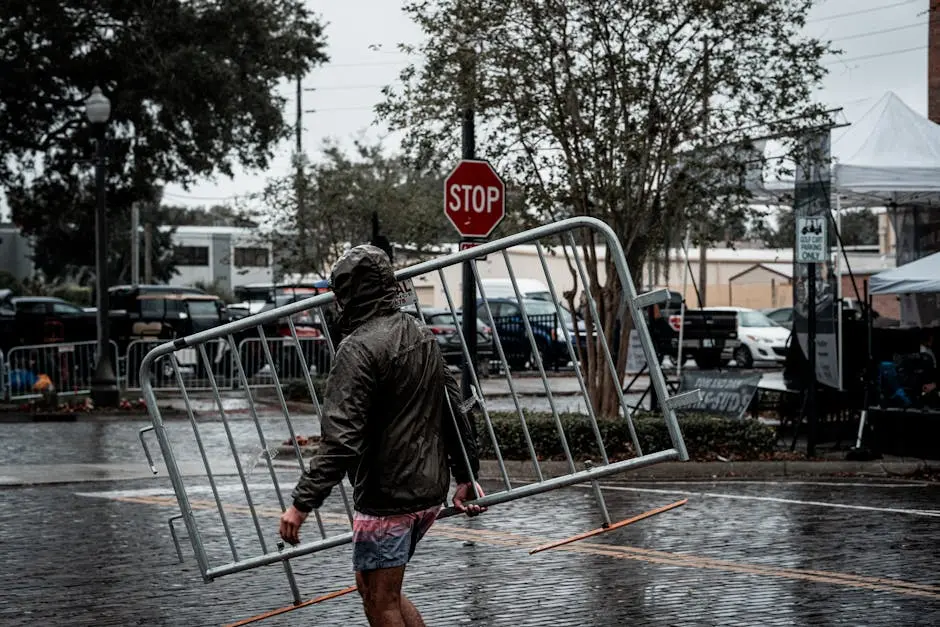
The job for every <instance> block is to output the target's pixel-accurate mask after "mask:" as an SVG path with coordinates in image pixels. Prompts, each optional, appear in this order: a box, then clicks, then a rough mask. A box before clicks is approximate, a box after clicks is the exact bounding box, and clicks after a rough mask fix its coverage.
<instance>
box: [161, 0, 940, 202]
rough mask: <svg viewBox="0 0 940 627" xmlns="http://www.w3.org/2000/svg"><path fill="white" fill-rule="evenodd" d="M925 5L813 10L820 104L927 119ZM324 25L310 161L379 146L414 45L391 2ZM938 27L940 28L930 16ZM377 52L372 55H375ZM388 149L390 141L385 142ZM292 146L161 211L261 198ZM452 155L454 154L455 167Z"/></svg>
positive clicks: (362, 6)
mask: <svg viewBox="0 0 940 627" xmlns="http://www.w3.org/2000/svg"><path fill="white" fill-rule="evenodd" d="M929 2H930V0H907V1H902V0H822V1H821V2H819V3H818V5H817V6H816V7H815V8H814V9H813V11H812V13H811V15H810V23H809V24H808V25H807V32H808V34H810V35H814V36H817V37H826V38H830V39H832V40H834V44H835V46H836V47H837V48H841V49H842V50H843V51H844V52H843V54H842V55H841V57H833V58H830V59H827V60H826V61H825V63H826V64H827V66H828V68H829V70H830V74H829V76H828V77H827V78H826V79H825V82H824V84H823V89H822V90H821V92H820V94H819V97H820V100H821V101H822V102H824V103H826V104H828V105H832V106H842V107H843V108H844V111H845V114H846V117H847V119H848V120H849V121H853V120H856V119H858V118H859V117H860V116H861V115H862V114H864V113H865V111H866V110H867V109H868V108H869V107H871V106H872V105H873V104H875V102H877V100H878V99H879V98H880V97H881V96H882V95H883V94H884V93H885V92H886V91H888V90H892V91H894V92H895V93H897V94H898V96H900V97H901V99H902V100H904V101H905V102H906V103H907V104H908V105H910V106H911V107H913V108H914V109H915V110H916V111H918V112H920V113H923V114H926V110H927V50H926V46H927V22H928V15H927V9H928V5H929ZM308 4H309V6H310V7H311V8H312V9H313V10H314V11H317V12H318V13H319V14H320V15H321V16H322V17H323V19H324V20H325V21H326V22H327V27H326V34H327V38H328V52H329V55H330V58H331V61H330V63H328V64H327V65H325V66H322V67H320V68H317V69H316V70H315V71H314V72H313V73H311V74H310V75H309V76H307V77H306V79H305V82H304V87H305V88H308V89H314V90H315V91H306V92H304V96H303V98H304V102H303V106H304V109H306V110H308V111H309V112H308V113H306V114H305V115H304V136H303V142H304V150H305V151H306V152H307V154H308V155H309V156H310V157H311V158H313V159H317V158H318V156H319V152H320V149H321V147H322V146H323V143H324V140H326V139H327V138H335V139H336V140H338V141H339V142H341V143H342V144H344V145H350V144H351V142H352V140H353V139H354V138H355V137H356V136H357V135H361V134H365V135H366V136H368V137H373V138H376V137H382V136H383V135H384V133H383V129H381V128H379V127H377V126H375V124H374V116H373V113H372V107H373V106H374V105H375V104H376V103H377V102H379V101H380V100H381V93H380V89H381V87H382V86H383V85H386V84H389V83H391V82H394V81H395V80H396V79H397V75H398V72H399V70H401V68H402V67H403V66H404V65H405V64H406V61H407V57H405V56H404V55H402V54H401V53H398V52H397V51H396V49H395V46H396V44H398V43H399V42H414V41H418V39H419V38H420V32H419V31H418V29H417V28H416V27H415V26H414V25H412V24H411V22H410V21H409V20H408V19H407V18H406V17H405V15H404V14H403V13H402V12H401V2H400V1H399V0H353V1H349V2H336V1H335V0H330V1H325V0H308ZM937 19H940V16H938V18H937ZM374 48H378V50H376V49H374ZM284 93H285V96H287V97H288V104H287V111H288V115H289V116H293V115H294V110H295V109H294V107H295V102H296V101H295V99H294V89H293V87H292V86H285V88H284ZM390 143H391V144H394V138H391V140H390ZM292 150H293V142H285V143H284V144H283V145H282V146H280V147H279V148H278V150H277V156H276V158H275V159H274V161H273V162H272V163H271V166H270V167H269V169H268V170H267V171H266V172H245V171H237V172H236V175H235V177H234V179H225V178H219V179H217V180H215V181H210V180H207V181H203V182H200V183H199V184H197V185H194V186H193V187H192V188H191V189H189V190H183V189H182V188H180V187H178V186H175V185H171V186H168V188H167V190H166V198H165V202H167V203H172V204H185V205H196V206H198V205H211V204H229V203H232V202H234V201H236V200H237V199H239V198H242V197H244V196H247V195H249V194H252V193H254V192H258V191H260V190H261V189H262V188H263V186H264V182H265V180H266V179H267V178H268V177H271V176H281V175H283V174H285V173H287V171H288V170H289V167H290V155H291V151H292ZM456 158H457V155H455V160H456Z"/></svg>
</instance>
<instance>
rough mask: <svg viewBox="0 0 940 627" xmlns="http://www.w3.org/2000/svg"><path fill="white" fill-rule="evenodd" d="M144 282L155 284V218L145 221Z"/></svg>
mask: <svg viewBox="0 0 940 627" xmlns="http://www.w3.org/2000/svg"><path fill="white" fill-rule="evenodd" d="M144 283H146V284H147V285H152V284H153V219H152V216H151V217H149V218H148V219H147V221H146V222H144Z"/></svg>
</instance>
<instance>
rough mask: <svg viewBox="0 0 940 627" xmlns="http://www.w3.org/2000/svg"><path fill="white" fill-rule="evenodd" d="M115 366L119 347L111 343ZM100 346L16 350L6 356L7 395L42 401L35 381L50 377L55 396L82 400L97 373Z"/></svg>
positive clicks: (61, 345)
mask: <svg viewBox="0 0 940 627" xmlns="http://www.w3.org/2000/svg"><path fill="white" fill-rule="evenodd" d="M110 346H111V350H112V351H113V356H112V358H113V360H114V361H113V362H112V363H113V364H115V366H116V365H117V363H118V349H117V344H115V343H114V342H110ZM97 350H98V343H97V342H94V341H91V342H60V343H55V344H33V345H30V346H16V347H14V348H11V349H10V352H9V353H8V355H7V365H6V371H7V379H6V380H7V391H8V393H9V397H8V398H9V400H11V401H14V400H31V399H36V398H41V397H42V394H41V393H40V392H38V391H37V390H35V389H34V387H33V386H34V384H35V383H36V380H37V379H38V378H39V377H40V376H42V375H45V376H47V377H49V380H50V381H51V382H52V385H53V386H54V388H55V392H56V394H57V395H58V396H59V397H60V398H61V397H67V396H79V395H82V394H88V393H89V392H90V391H91V380H92V378H93V377H94V373H95V356H96V353H97Z"/></svg>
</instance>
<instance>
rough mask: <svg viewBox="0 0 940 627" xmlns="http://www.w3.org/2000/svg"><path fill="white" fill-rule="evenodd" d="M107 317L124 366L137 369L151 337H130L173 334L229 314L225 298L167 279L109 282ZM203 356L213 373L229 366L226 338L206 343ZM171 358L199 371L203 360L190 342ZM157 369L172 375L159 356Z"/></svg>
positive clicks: (212, 325)
mask: <svg viewBox="0 0 940 627" xmlns="http://www.w3.org/2000/svg"><path fill="white" fill-rule="evenodd" d="M108 292H109V301H110V302H109V310H110V315H109V321H110V323H111V339H112V340H114V342H115V343H116V344H117V345H118V351H119V354H121V355H126V358H127V364H126V368H127V369H128V371H131V370H135V369H139V368H140V363H141V361H142V360H143V357H144V355H146V353H147V351H148V350H149V349H150V348H152V346H151V345H150V343H143V344H140V343H138V344H136V345H135V346H137V348H133V347H132V346H131V343H132V342H134V341H135V340H138V341H139V340H162V341H165V340H172V339H174V338H177V337H185V336H187V335H192V334H194V333H199V332H200V331H207V330H209V329H213V328H215V327H217V326H220V325H223V324H225V323H226V322H229V321H230V320H231V316H230V315H229V313H228V311H227V309H226V307H225V303H224V302H223V301H222V299H221V298H219V297H218V296H214V295H212V294H206V293H205V292H203V291H202V290H199V289H196V288H185V287H175V286H167V285H136V286H134V285H121V286H116V287H112V288H110V290H108ZM206 350H207V354H206V356H207V357H208V358H209V360H210V364H211V366H212V369H213V371H214V372H216V373H221V372H225V371H226V370H227V368H228V363H229V360H227V359H226V357H227V356H228V354H229V347H228V343H227V342H226V341H225V340H221V339H220V340H218V341H216V342H214V343H212V344H210V345H208V346H206ZM174 354H175V355H176V361H177V363H178V364H179V366H180V367H181V369H182V370H183V371H184V372H185V373H187V374H195V375H198V376H200V377H204V376H205V374H206V368H205V364H204V363H203V362H202V359H201V357H200V356H199V352H198V350H197V349H195V348H184V349H181V350H178V351H176V352H175V353H174ZM156 374H157V376H158V377H160V378H163V379H171V378H172V377H175V373H174V372H173V367H172V363H171V362H170V361H169V360H166V359H164V360H162V361H161V362H160V363H159V364H158V366H157V368H156Z"/></svg>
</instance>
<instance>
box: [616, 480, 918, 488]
mask: <svg viewBox="0 0 940 627" xmlns="http://www.w3.org/2000/svg"><path fill="white" fill-rule="evenodd" d="M632 483H652V484H656V485H715V484H716V483H720V484H723V485H775V486H790V485H805V486H820V487H824V488H830V487H831V488H836V487H851V488H927V487H931V484H929V483H925V482H922V481H910V482H907V483H853V482H848V481H787V480H780V481H772V480H757V479H708V480H702V479H699V480H695V481H684V480H681V479H676V480H668V481H667V480H651V481H642V482H639V481H633V482H632Z"/></svg>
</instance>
